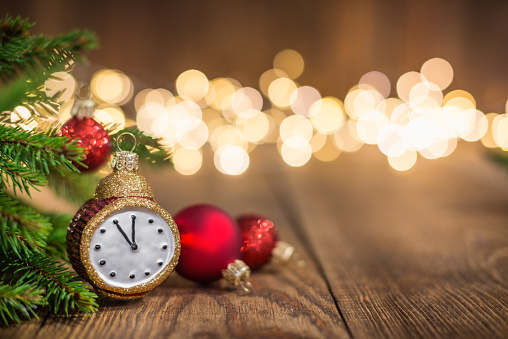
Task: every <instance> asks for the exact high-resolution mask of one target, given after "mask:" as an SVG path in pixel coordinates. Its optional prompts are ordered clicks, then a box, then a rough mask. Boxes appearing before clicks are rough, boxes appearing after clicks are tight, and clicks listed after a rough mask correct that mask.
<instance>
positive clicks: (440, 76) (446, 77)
mask: <svg viewBox="0 0 508 339" xmlns="http://www.w3.org/2000/svg"><path fill="white" fill-rule="evenodd" d="M420 71H421V73H422V74H423V75H424V76H425V78H427V80H429V81H431V82H433V83H435V84H436V85H437V86H439V88H440V89H441V90H443V89H445V88H447V87H448V86H449V85H450V84H451V82H452V80H453V68H452V65H450V63H449V62H448V61H446V60H444V59H441V58H434V59H430V60H427V61H425V63H424V64H423V65H422V68H421V70H420Z"/></svg>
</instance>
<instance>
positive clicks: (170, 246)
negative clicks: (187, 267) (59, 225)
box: [89, 207, 175, 288]
mask: <svg viewBox="0 0 508 339" xmlns="http://www.w3.org/2000/svg"><path fill="white" fill-rule="evenodd" d="M174 255H175V237H174V235H173V232H172V230H171V228H170V226H169V225H168V223H167V222H166V220H164V218H162V217H161V216H160V215H159V214H157V213H156V212H154V211H152V210H150V209H148V208H144V207H126V208H123V209H121V210H119V211H117V212H115V213H113V214H111V215H109V216H108V217H107V218H106V219H104V221H103V222H102V223H101V224H100V225H99V226H98V227H97V229H96V230H95V232H94V233H93V236H92V238H91V241H90V246H89V257H90V264H91V265H92V267H93V268H94V269H95V271H96V272H97V274H98V276H99V278H100V279H101V280H102V281H104V283H106V284H107V285H109V286H112V287H117V288H131V287H134V286H137V285H140V284H145V283H148V282H150V281H151V280H152V279H154V278H155V277H156V276H157V275H158V274H159V273H160V272H161V271H162V270H163V269H164V268H165V267H166V266H167V265H168V264H169V263H170V262H171V260H172V259H173V256H174Z"/></svg>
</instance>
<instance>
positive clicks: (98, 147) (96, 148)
mask: <svg viewBox="0 0 508 339" xmlns="http://www.w3.org/2000/svg"><path fill="white" fill-rule="evenodd" d="M58 135H60V136H65V137H69V138H70V139H72V140H76V141H77V142H78V145H79V146H81V147H83V148H84V149H85V159H84V160H83V161H82V162H83V163H84V164H85V165H87V166H88V168H85V167H83V166H81V165H78V164H74V166H76V168H77V169H79V170H80V171H81V172H88V171H93V170H94V169H96V168H98V167H100V166H101V165H103V164H104V162H106V161H107V159H108V157H109V155H110V154H111V148H112V142H111V137H110V136H109V134H108V132H106V131H105V130H104V128H103V127H102V125H101V124H99V123H98V122H97V121H95V120H94V119H93V118H88V117H83V118H81V119H79V118H77V117H72V118H71V119H70V120H69V121H67V122H66V123H65V125H63V127H62V129H61V130H60V131H58Z"/></svg>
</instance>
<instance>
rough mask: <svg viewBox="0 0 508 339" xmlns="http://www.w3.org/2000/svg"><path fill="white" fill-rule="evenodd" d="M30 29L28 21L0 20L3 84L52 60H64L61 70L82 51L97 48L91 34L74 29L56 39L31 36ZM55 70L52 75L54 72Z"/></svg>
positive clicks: (93, 36)
mask: <svg viewBox="0 0 508 339" xmlns="http://www.w3.org/2000/svg"><path fill="white" fill-rule="evenodd" d="M32 26H33V24H32V23H29V21H28V19H22V18H21V17H19V16H18V17H16V18H12V17H10V16H9V15H7V16H5V18H4V19H3V20H1V21H0V44H1V46H2V48H0V78H2V79H3V80H4V81H5V82H7V81H9V80H12V79H13V78H15V77H17V76H19V75H20V74H22V73H23V72H25V71H27V70H31V69H32V70H33V69H38V68H39V67H42V68H48V67H51V66H52V65H54V64H55V60H57V59H59V58H65V59H66V60H67V62H65V63H63V64H62V65H61V67H60V70H64V69H65V68H66V67H67V66H69V65H70V64H71V63H72V62H74V61H75V60H76V59H79V57H80V55H81V53H82V52H83V51H84V50H88V49H94V48H97V47H98V41H97V38H96V37H95V35H94V34H92V33H90V32H88V31H85V30H81V31H79V30H77V31H73V32H70V33H68V34H63V35H59V36H57V37H55V38H51V37H45V36H43V35H33V36H31V35H30V33H29V29H30V28H31V27H32ZM56 71H57V70H55V71H54V72H56Z"/></svg>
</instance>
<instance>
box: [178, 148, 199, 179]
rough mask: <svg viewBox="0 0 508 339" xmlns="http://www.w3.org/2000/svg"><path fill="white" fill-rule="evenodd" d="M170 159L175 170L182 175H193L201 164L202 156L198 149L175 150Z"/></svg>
mask: <svg viewBox="0 0 508 339" xmlns="http://www.w3.org/2000/svg"><path fill="white" fill-rule="evenodd" d="M172 159H173V164H174V166H175V170H176V171H177V172H178V173H180V174H183V175H193V174H195V173H196V172H197V171H199V169H200V168H201V165H202V164H203V156H202V154H201V151H200V150H198V149H187V148H180V149H177V150H176V151H175V153H173V157H172Z"/></svg>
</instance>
